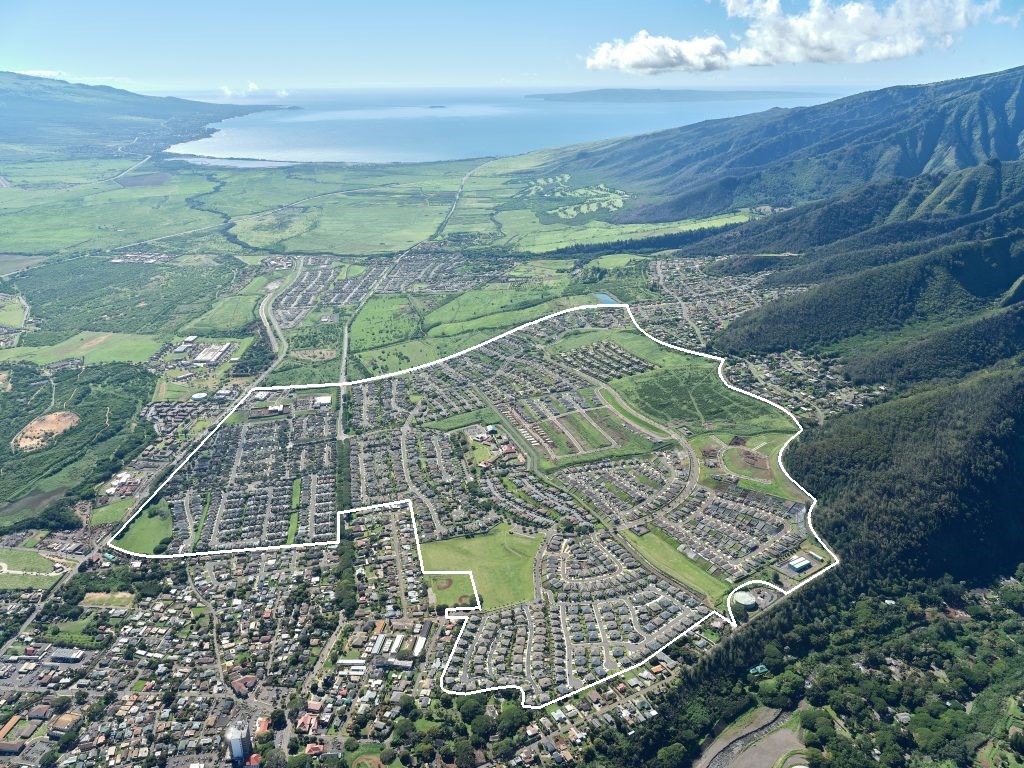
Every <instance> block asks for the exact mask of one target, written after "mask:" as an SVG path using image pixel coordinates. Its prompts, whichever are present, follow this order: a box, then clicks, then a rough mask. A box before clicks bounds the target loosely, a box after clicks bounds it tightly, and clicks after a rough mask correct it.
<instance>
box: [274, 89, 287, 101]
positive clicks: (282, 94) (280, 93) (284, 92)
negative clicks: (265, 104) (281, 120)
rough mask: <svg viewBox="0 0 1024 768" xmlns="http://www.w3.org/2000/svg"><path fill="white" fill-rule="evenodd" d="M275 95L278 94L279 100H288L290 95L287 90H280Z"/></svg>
mask: <svg viewBox="0 0 1024 768" xmlns="http://www.w3.org/2000/svg"><path fill="white" fill-rule="evenodd" d="M275 93H276V94H277V98H279V99H283V98H286V97H287V96H289V95H290V94H289V93H288V90H287V89H286V88H278V89H277V91H276V92H275Z"/></svg>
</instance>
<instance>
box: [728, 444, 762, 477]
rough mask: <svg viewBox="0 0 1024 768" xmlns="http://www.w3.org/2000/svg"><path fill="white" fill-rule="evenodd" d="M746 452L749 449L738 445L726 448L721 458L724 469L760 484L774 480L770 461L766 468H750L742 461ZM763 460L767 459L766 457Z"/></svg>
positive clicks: (758, 452)
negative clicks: (723, 462)
mask: <svg viewBox="0 0 1024 768" xmlns="http://www.w3.org/2000/svg"><path fill="white" fill-rule="evenodd" d="M748 450H750V448H749V447H744V446H739V445H731V446H729V447H728V448H726V449H725V451H723V453H722V458H723V460H724V461H725V466H726V468H728V470H729V471H730V472H732V473H733V474H734V475H738V476H739V477H742V478H749V479H751V480H757V481H759V482H762V483H770V482H771V481H772V480H773V479H774V474H773V472H772V467H771V459H770V458H769V459H768V467H767V468H761V467H755V466H751V465H750V464H748V463H747V462H746V461H744V460H743V452H744V451H748ZM754 453H757V454H760V453H761V452H760V451H754ZM762 455H763V454H762ZM765 458H768V457H767V456H766V457H765Z"/></svg>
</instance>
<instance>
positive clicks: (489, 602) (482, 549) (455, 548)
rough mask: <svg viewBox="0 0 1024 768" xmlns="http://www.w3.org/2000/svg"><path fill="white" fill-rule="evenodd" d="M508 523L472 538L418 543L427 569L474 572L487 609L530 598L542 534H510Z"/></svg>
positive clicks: (481, 597) (481, 598)
mask: <svg viewBox="0 0 1024 768" xmlns="http://www.w3.org/2000/svg"><path fill="white" fill-rule="evenodd" d="M510 530H511V527H510V526H509V525H508V524H507V523H503V524H501V525H498V526H495V528H494V529H492V530H491V531H490V532H489V533H486V534H484V535H483V536H474V537H472V538H459V539H447V540H445V541H428V542H426V543H425V544H423V545H422V546H421V549H422V553H423V564H424V566H425V568H426V570H428V571H469V570H472V571H473V577H474V578H475V579H476V586H477V590H478V591H479V592H480V600H481V602H482V604H483V607H484V608H486V609H488V610H490V609H493V608H500V607H501V606H504V605H512V604H514V603H522V602H526V601H528V600H532V599H533V561H534V558H536V556H537V551H538V550H539V549H540V545H541V537H539V536H534V537H530V536H518V535H515V534H512V533H510V532H509V531H510Z"/></svg>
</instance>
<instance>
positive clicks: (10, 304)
mask: <svg viewBox="0 0 1024 768" xmlns="http://www.w3.org/2000/svg"><path fill="white" fill-rule="evenodd" d="M24 320H25V308H24V307H22V306H21V302H20V301H18V297H17V296H6V297H4V298H0V325H6V326H7V327H8V328H21V326H22V324H23V322H24Z"/></svg>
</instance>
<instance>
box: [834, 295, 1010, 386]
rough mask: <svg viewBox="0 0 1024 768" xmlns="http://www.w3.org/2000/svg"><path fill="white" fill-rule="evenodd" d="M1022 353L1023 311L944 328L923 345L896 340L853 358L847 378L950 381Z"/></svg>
mask: <svg viewBox="0 0 1024 768" xmlns="http://www.w3.org/2000/svg"><path fill="white" fill-rule="evenodd" d="M1022 352H1024V305H1020V304H1018V305H1016V306H1013V307H1010V308H1009V309H1005V310H1003V309H1001V310H998V311H996V312H993V313H991V314H983V315H981V316H979V317H971V318H969V319H968V320H966V321H964V322H962V323H959V324H957V325H954V326H952V327H950V328H943V329H941V330H938V331H935V332H934V333H932V334H930V335H928V336H925V337H924V338H921V339H915V340H912V341H905V340H902V339H895V340H893V341H891V342H889V343H888V344H886V345H885V346H884V347H882V348H881V349H879V350H876V351H873V352H868V353H864V354H861V355H859V356H856V357H853V358H852V359H851V360H850V361H849V362H848V363H847V365H846V374H847V375H848V376H849V377H850V378H851V379H853V380H854V381H857V382H873V381H884V382H889V383H891V384H898V383H900V382H915V381H929V380H932V379H954V378H958V377H960V376H963V375H965V374H967V373H971V372H972V371H977V370H981V369H982V368H987V367H989V366H992V365H995V364H996V363H999V362H1001V361H1008V363H1009V364H1011V365H1019V364H1020V361H1019V360H1015V358H1017V357H1018V356H1019V355H1020V354H1021V353H1022Z"/></svg>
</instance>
